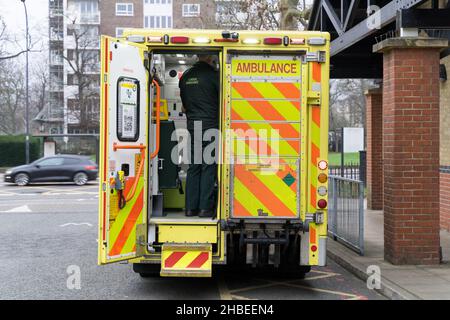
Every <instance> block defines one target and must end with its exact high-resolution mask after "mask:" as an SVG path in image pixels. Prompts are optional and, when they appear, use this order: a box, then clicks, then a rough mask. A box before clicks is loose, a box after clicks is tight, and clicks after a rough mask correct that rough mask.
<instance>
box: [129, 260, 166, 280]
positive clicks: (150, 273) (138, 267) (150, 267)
mask: <svg viewBox="0 0 450 320" xmlns="http://www.w3.org/2000/svg"><path fill="white" fill-rule="evenodd" d="M133 271H134V272H136V273H139V275H140V276H141V277H142V278H150V277H158V276H159V272H160V271H161V266H160V265H159V264H150V263H133Z"/></svg>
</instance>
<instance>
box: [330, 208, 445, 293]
mask: <svg viewBox="0 0 450 320" xmlns="http://www.w3.org/2000/svg"><path fill="white" fill-rule="evenodd" d="M364 222H365V223H364V228H365V229H364V231H365V236H364V251H365V252H364V256H360V255H358V254H357V253H355V252H353V251H352V250H350V249H348V248H347V247H345V246H344V245H342V244H341V243H339V242H336V241H333V240H329V241H328V248H327V250H328V252H327V253H328V256H329V257H330V258H332V259H333V260H334V261H336V262H337V263H338V264H340V265H341V266H343V267H344V268H345V269H347V270H349V271H350V272H352V273H353V274H355V275H356V276H357V277H359V278H360V279H362V280H364V281H366V280H367V278H368V274H367V268H368V267H369V266H378V267H379V268H380V274H381V288H380V289H376V290H377V291H378V292H380V293H381V294H383V295H384V296H386V297H388V298H390V299H401V300H429V299H430V300H431V299H432V300H449V299H450V233H449V232H446V231H441V234H440V235H441V247H442V257H443V259H442V260H443V261H442V263H441V264H440V265H435V266H427V265H419V266H410V265H407V266H403V265H402V266H398V265H393V264H391V263H389V262H387V261H385V260H384V256H383V255H384V251H383V246H384V235H383V211H372V210H366V211H365V216H364Z"/></svg>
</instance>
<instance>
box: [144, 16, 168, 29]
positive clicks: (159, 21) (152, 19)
mask: <svg viewBox="0 0 450 320" xmlns="http://www.w3.org/2000/svg"><path fill="white" fill-rule="evenodd" d="M144 28H152V29H153V28H172V17H171V16H145V17H144Z"/></svg>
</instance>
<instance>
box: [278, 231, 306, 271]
mask: <svg viewBox="0 0 450 320" xmlns="http://www.w3.org/2000/svg"><path fill="white" fill-rule="evenodd" d="M286 249H287V250H286V254H285V255H282V259H281V264H280V275H281V276H285V277H289V278H291V277H295V278H299V279H304V278H305V275H306V274H307V273H308V272H309V271H311V266H301V265H299V262H300V237H295V236H293V235H292V236H290V239H289V245H288V247H287V248H286Z"/></svg>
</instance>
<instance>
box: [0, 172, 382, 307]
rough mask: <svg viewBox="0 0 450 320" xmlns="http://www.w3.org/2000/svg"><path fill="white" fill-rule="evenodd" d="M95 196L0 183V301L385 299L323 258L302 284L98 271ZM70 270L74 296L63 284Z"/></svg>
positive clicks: (125, 268) (220, 275)
mask: <svg viewBox="0 0 450 320" xmlns="http://www.w3.org/2000/svg"><path fill="white" fill-rule="evenodd" d="M0 181H3V177H2V175H0ZM97 190H98V186H97V184H95V183H91V184H89V185H87V186H83V187H78V186H75V185H73V184H40V185H32V186H27V187H17V186H15V185H10V184H5V183H3V182H0V244H1V245H0V266H1V268H0V284H1V286H0V299H181V300H190V299H296V300H297V299H300V300H307V299H338V300H341V299H385V298H384V297H383V296H381V295H379V294H378V293H376V292H375V291H373V290H369V289H367V287H366V284H365V283H364V282H363V281H361V280H359V279H358V278H356V277H355V276H353V275H352V274H350V273H349V272H347V271H346V270H344V269H342V268H341V267H340V266H338V265H337V264H335V263H334V262H333V261H332V260H330V259H328V266H327V267H321V268H313V270H312V271H311V272H310V273H309V274H308V275H307V276H306V278H305V279H304V280H300V279H295V278H294V279H292V278H291V279H285V278H279V277H277V276H275V275H273V274H261V275H258V274H255V273H254V272H249V271H245V272H239V273H236V272H233V271H232V270H226V269H224V270H222V269H221V270H220V271H218V272H216V273H215V275H214V277H213V278H208V279H190V278H181V279H180V278H159V277H157V278H145V279H143V278H141V277H140V276H139V275H138V274H135V273H134V272H133V271H132V269H131V265H129V264H120V263H119V264H112V265H107V266H97V201H98V196H97ZM78 268H79V269H78ZM73 270H79V271H80V288H79V289H77V288H76V286H75V288H73V287H74V286H73V285H72V286H70V284H73V282H70V281H69V287H71V288H72V289H69V288H68V285H67V284H68V279H69V280H70V277H69V276H70V275H69V273H70V274H72V272H73ZM193 288H195V290H193Z"/></svg>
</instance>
